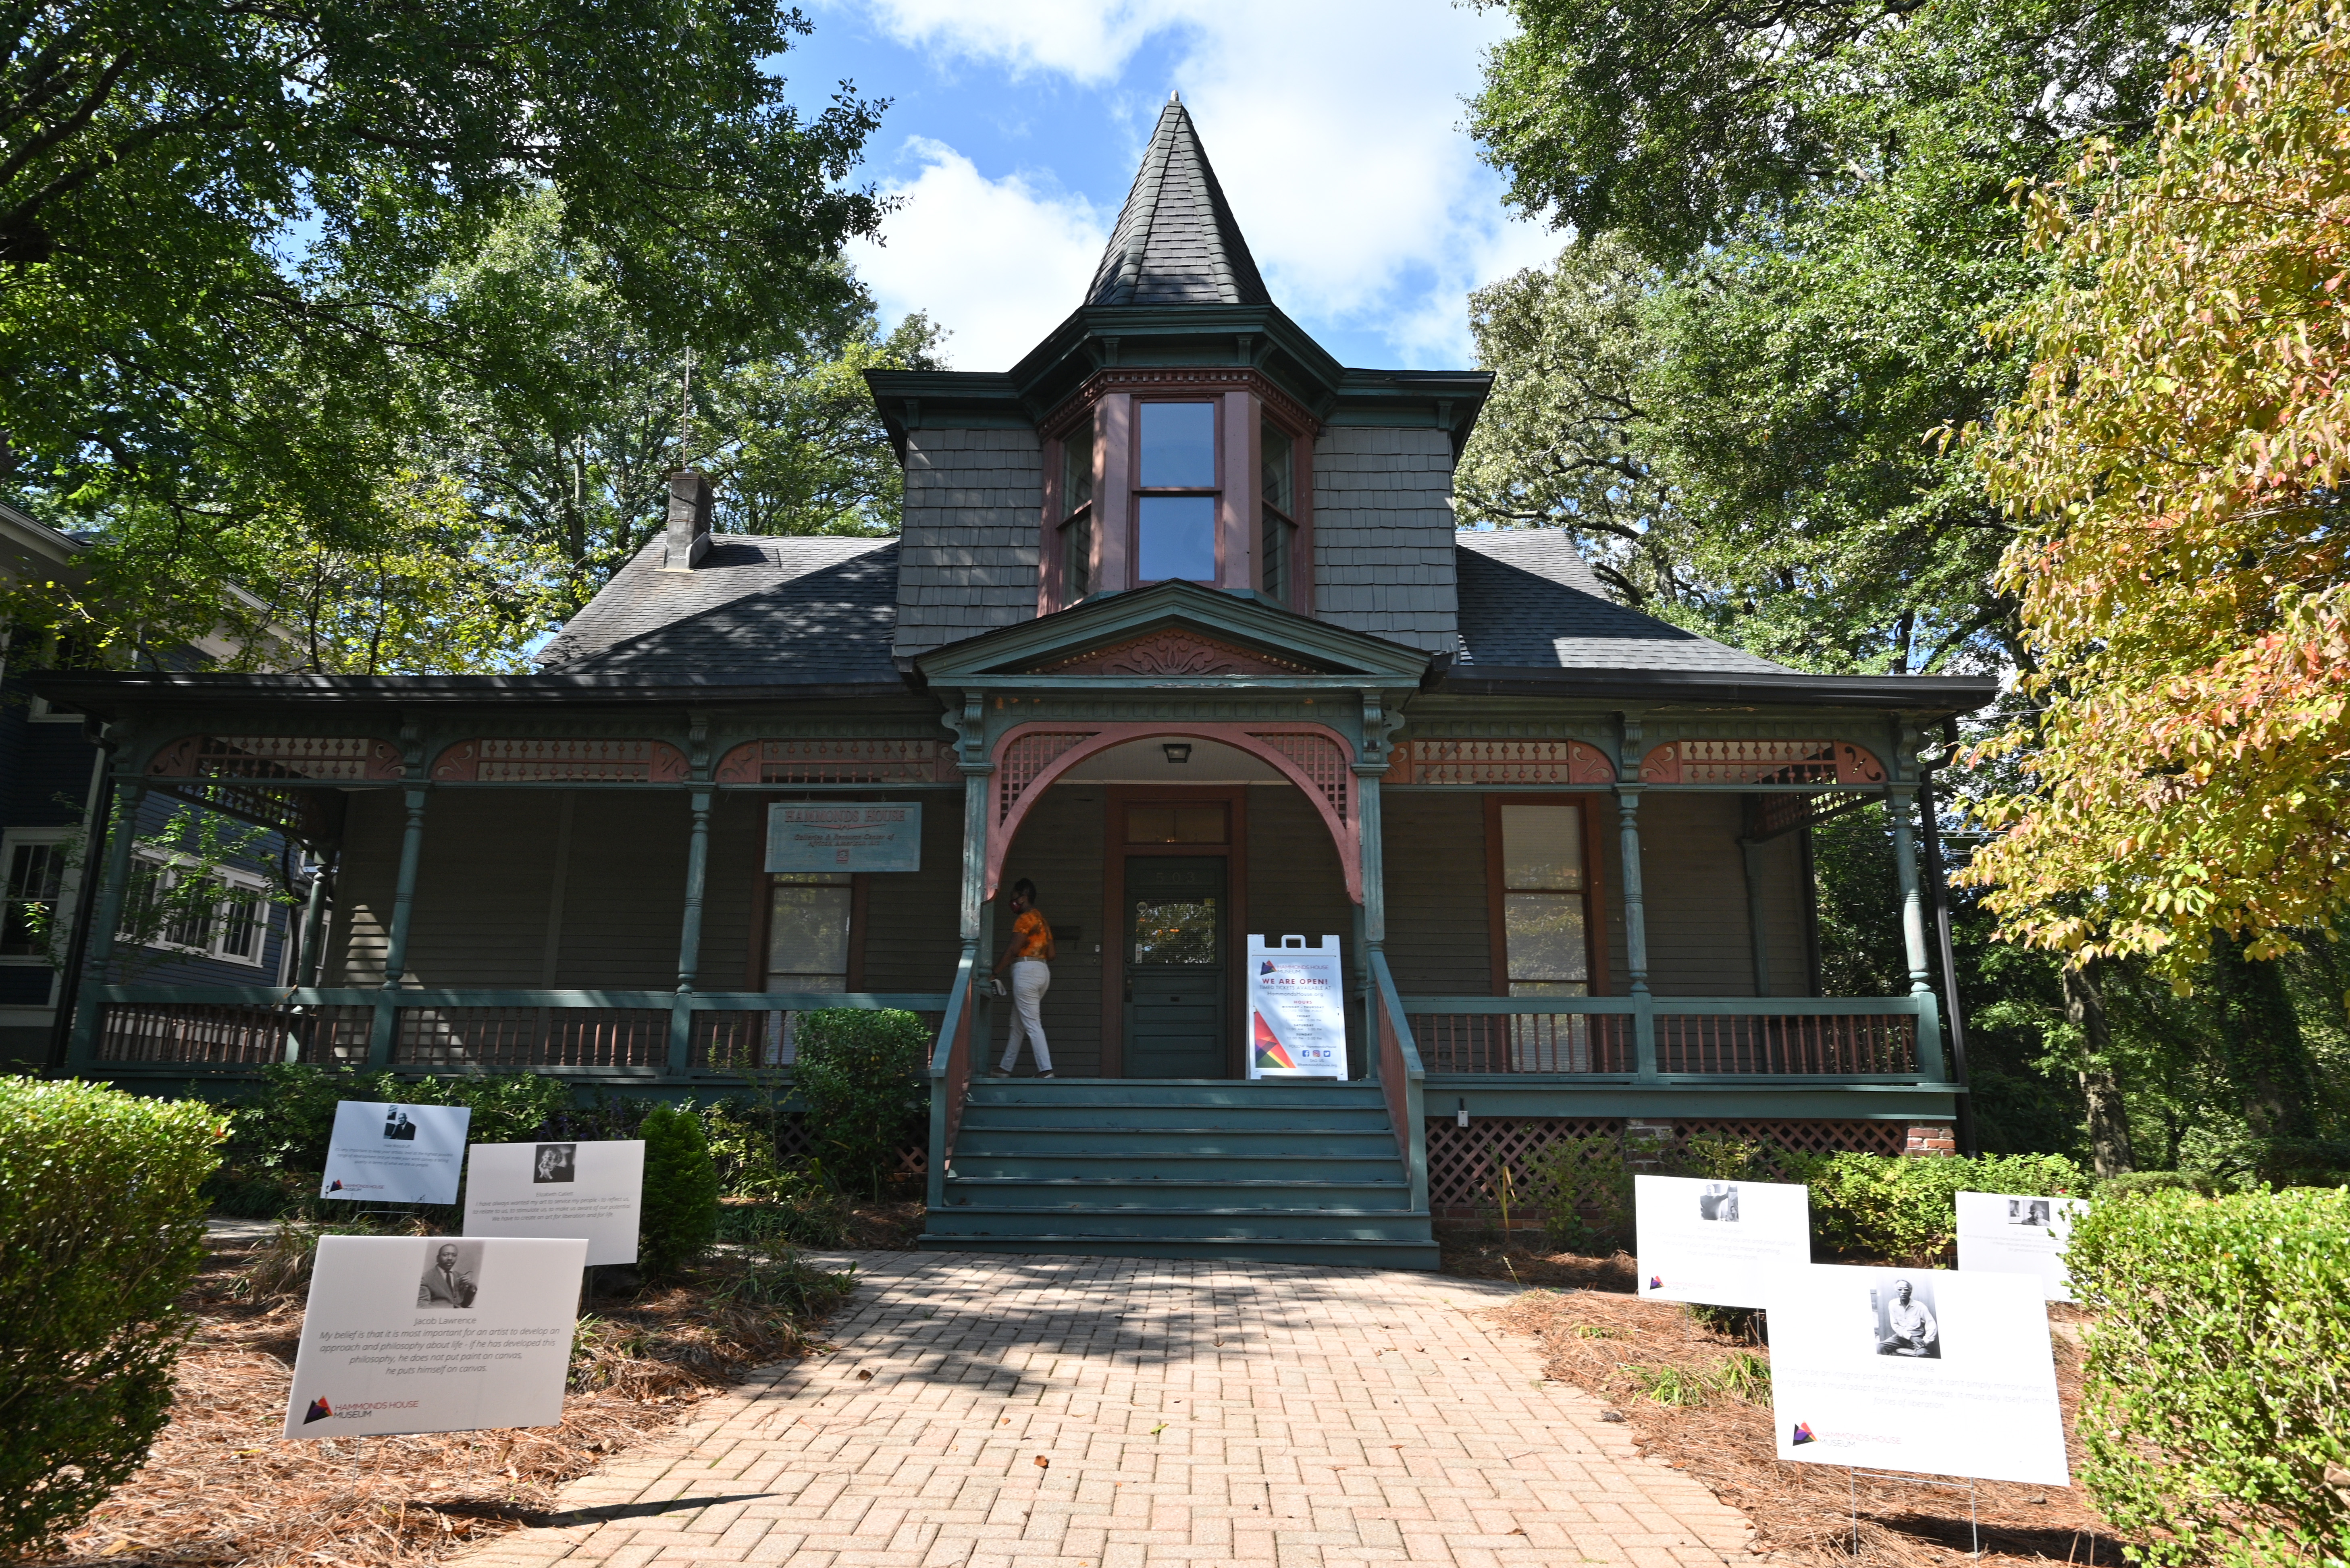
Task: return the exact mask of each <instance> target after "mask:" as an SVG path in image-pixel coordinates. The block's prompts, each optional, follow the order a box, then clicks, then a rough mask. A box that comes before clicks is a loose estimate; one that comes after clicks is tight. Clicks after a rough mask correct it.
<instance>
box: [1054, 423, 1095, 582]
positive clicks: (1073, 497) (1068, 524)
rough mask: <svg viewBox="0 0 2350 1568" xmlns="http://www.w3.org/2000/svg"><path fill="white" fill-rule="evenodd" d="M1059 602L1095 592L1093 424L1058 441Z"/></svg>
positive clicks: (1081, 426)
mask: <svg viewBox="0 0 2350 1568" xmlns="http://www.w3.org/2000/svg"><path fill="white" fill-rule="evenodd" d="M1060 528H1061V603H1062V605H1063V606H1064V607H1066V606H1069V605H1073V604H1076V602H1077V601H1078V600H1080V599H1082V598H1084V597H1086V596H1087V594H1090V593H1092V592H1093V591H1094V425H1093V415H1092V413H1091V411H1090V410H1088V412H1087V415H1086V421H1085V422H1084V423H1083V424H1081V425H1079V426H1078V427H1077V428H1076V429H1075V430H1073V431H1070V432H1069V433H1068V434H1067V435H1066V436H1064V437H1062V438H1061V524H1060Z"/></svg>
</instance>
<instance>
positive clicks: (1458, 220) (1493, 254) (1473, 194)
mask: <svg viewBox="0 0 2350 1568" xmlns="http://www.w3.org/2000/svg"><path fill="white" fill-rule="evenodd" d="M875 6H876V9H875V12H874V13H873V14H874V15H875V16H876V19H877V20H879V23H880V24H881V26H883V27H884V28H886V29H887V30H888V31H889V33H890V34H891V35H892V36H895V37H897V38H898V39H899V41H901V42H904V43H907V44H910V45H911V46H914V47H921V48H927V49H930V50H932V51H935V52H937V53H940V54H942V55H947V56H951V57H962V58H966V59H972V60H978V61H985V62H989V63H992V64H995V65H999V66H1001V67H1003V68H1004V69H1006V70H1008V71H1010V72H1011V73H1012V74H1014V76H1021V75H1026V74H1030V73H1047V74H1053V75H1058V76H1061V77H1064V78H1068V79H1069V80H1072V81H1074V82H1076V83H1079V84H1081V85H1085V86H1088V87H1096V88H1100V87H1106V86H1107V85H1109V84H1110V83H1112V82H1114V81H1115V80H1116V78H1117V77H1118V73H1119V71H1120V70H1121V69H1122V68H1123V67H1125V66H1126V64H1127V63H1128V60H1129V59H1130V58H1131V57H1133V56H1134V55H1135V53H1136V52H1137V51H1139V49H1141V48H1142V47H1144V45H1145V44H1146V43H1147V42H1149V41H1152V40H1153V39H1154V37H1155V38H1158V39H1159V40H1160V41H1161V42H1162V43H1163V45H1164V46H1165V47H1168V48H1169V49H1170V52H1171V54H1172V56H1173V57H1174V62H1175V63H1174V66H1173V69H1172V73H1171V75H1172V81H1173V84H1174V85H1175V86H1177V87H1179V88H1181V90H1182V93H1183V97H1184V100H1185V102H1186V103H1188V104H1189V105H1190V106H1191V110H1192V113H1193V116H1194V117H1195V119H1197V120H1198V123H1199V126H1200V131H1201V140H1203V141H1204V142H1205V144H1206V146H1207V149H1208V154H1209V157H1210V158H1211V160H1213V161H1214V162H1215V165H1216V172H1217V174H1218V176H1219V177H1220V178H1221V179H1222V182H1223V185H1224V190H1225V193H1226V194H1227V195H1228V196H1229V197H1230V198H1231V200H1232V210H1233V213H1234V214H1235V216H1237V217H1238V219H1239V220H1240V224H1241V228H1242V231H1243V233H1244V234H1247V236H1248V239H1249V244H1250V248H1251V249H1252V250H1253V252H1254V253H1255V255H1256V259H1257V264H1258V265H1259V266H1260V267H1261V268H1262V269H1263V272H1264V274H1265V278H1266V282H1267V283H1268V284H1269V285H1270V286H1271V287H1272V289H1273V292H1274V298H1275V299H1276V300H1278V301H1279V302H1280V303H1281V305H1282V306H1283V307H1284V309H1286V310H1287V311H1288V312H1289V313H1290V314H1291V315H1292V316H1293V317H1296V318H1297V319H1298V320H1299V321H1300V322H1301V323H1302V324H1304V325H1305V326H1306V327H1308V329H1309V330H1311V329H1314V328H1316V327H1334V326H1335V327H1349V328H1354V329H1357V330H1368V331H1371V332H1374V333H1376V334H1377V335H1378V336H1379V337H1383V338H1385V339H1386V341H1387V342H1388V344H1389V345H1390V346H1391V351H1392V352H1393V354H1394V355H1395V356H1396V358H1399V359H1400V360H1403V361H1405V362H1408V363H1412V364H1465V363H1466V362H1467V361H1468V357H1469V353H1470V348H1469V337H1468V330H1467V324H1466V306H1465V304H1464V300H1463V296H1465V295H1466V294H1467V293H1468V291H1469V290H1470V289H1471V288H1473V287H1475V286H1478V285H1479V284H1482V283H1485V282H1489V281H1491V280H1492V279H1493V278H1495V277H1498V276H1501V275H1504V274H1507V273H1509V272H1513V271H1515V270H1516V269H1517V268H1519V267H1523V266H1528V265H1535V264H1537V263H1539V262H1542V261H1544V260H1546V259H1548V258H1549V257H1550V256H1551V255H1553V254H1555V253H1556V252H1557V250H1558V248H1559V245H1560V244H1561V243H1562V239H1561V237H1560V236H1558V235H1556V234H1551V233H1550V232H1548V231H1546V230H1545V229H1544V228H1543V227H1542V226H1541V225H1539V224H1534V223H1523V222H1512V221H1509V220H1508V219H1507V216H1506V214H1505V213H1503V208H1502V205H1501V194H1502V182H1501V178H1500V176H1499V175H1498V174H1496V173H1495V172H1494V171H1492V170H1491V169H1489V168H1487V167H1485V166H1484V165H1483V164H1482V163H1481V162H1480V161H1478V158H1477V155H1476V150H1475V148H1474V146H1473V145H1472V144H1471V141H1470V140H1469V139H1468V137H1467V136H1466V135H1465V134H1463V133H1462V132H1461V122H1462V121H1463V119H1465V118H1466V114H1467V109H1466V105H1465V104H1464V102H1463V101H1462V100H1463V99H1465V98H1466V97H1467V96H1468V95H1470V94H1471V93H1473V92H1474V91H1475V90H1476V88H1477V86H1478V71H1479V66H1480V64H1481V62H1482V56H1483V52H1484V50H1485V48H1486V47H1488V46H1490V45H1491V44H1492V43H1493V42H1495V41H1496V40H1498V39H1499V38H1500V37H1501V36H1503V33H1504V32H1505V31H1506V27H1507V23H1506V19H1505V17H1504V16H1503V15H1502V14H1501V13H1499V12H1498V11H1481V10H1471V9H1468V8H1465V7H1458V6H1453V5H1447V4H1444V3H1443V0H1282V3H1281V4H1278V5H1266V4H1264V0H1124V3H1120V4H1111V5H1087V4H1084V3H1083V0H988V3H987V4H985V5H970V4H967V3H966V4H957V3H955V0H875ZM1146 123H1147V122H1146ZM1024 189H1025V188H1024V187H1016V188H1015V192H1014V194H1017V193H1018V191H1021V190H1024ZM1113 199H1114V198H1113ZM900 243H903V242H899V241H893V244H900ZM967 254H968V251H967V249H966V250H964V251H963V252H962V255H959V256H958V257H956V258H955V259H954V260H953V261H952V262H946V261H944V260H943V259H942V263H941V268H942V270H944V269H945V268H947V267H959V266H960V265H961V264H962V257H963V256H967ZM1065 297H1068V296H1065ZM1032 341H1033V340H1032ZM962 362H963V363H966V364H970V365H972V366H974V367H975V366H976V365H977V364H979V363H980V361H979V360H978V359H977V358H966V359H964V360H963V361H962ZM1007 362H1008V361H1007Z"/></svg>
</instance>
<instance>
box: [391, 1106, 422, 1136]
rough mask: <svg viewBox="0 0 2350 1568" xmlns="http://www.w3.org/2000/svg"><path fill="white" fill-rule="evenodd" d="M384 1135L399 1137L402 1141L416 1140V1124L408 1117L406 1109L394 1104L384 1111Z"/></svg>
mask: <svg viewBox="0 0 2350 1568" xmlns="http://www.w3.org/2000/svg"><path fill="white" fill-rule="evenodd" d="M383 1136H384V1137H389V1138H397V1139H399V1140H400V1142H402V1143H414V1142H415V1141H416V1124H415V1123H414V1122H412V1121H410V1120H409V1119H408V1113H407V1112H406V1111H404V1110H402V1109H400V1107H399V1106H392V1107H391V1109H390V1110H389V1111H386V1112H385V1113H384V1116H383Z"/></svg>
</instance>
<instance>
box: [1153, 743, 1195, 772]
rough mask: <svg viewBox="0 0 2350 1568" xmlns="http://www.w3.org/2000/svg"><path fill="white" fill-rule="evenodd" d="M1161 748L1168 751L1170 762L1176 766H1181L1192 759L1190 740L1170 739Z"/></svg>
mask: <svg viewBox="0 0 2350 1568" xmlns="http://www.w3.org/2000/svg"><path fill="white" fill-rule="evenodd" d="M1159 750H1160V751H1162V752H1165V753H1167V760H1168V762H1169V763H1172V764H1173V765H1174V766H1176V767H1179V768H1180V767H1181V766H1182V765H1183V764H1184V763H1188V762H1190V761H1191V742H1189V741H1170V742H1167V743H1166V744H1165V745H1163V746H1160V747H1159Z"/></svg>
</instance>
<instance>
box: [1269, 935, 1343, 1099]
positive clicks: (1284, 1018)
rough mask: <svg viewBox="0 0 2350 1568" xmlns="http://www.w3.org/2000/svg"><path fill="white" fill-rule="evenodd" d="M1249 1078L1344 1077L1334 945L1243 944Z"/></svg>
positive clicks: (1300, 941)
mask: <svg viewBox="0 0 2350 1568" xmlns="http://www.w3.org/2000/svg"><path fill="white" fill-rule="evenodd" d="M1248 968H1249V980H1248V1002H1249V1054H1248V1075H1249V1076H1250V1077H1252V1078H1343V1077H1345V1076H1346V1075H1347V974H1346V969H1345V966H1344V965H1343V964H1342V963H1341V962H1340V959H1339V952H1338V939H1337V938H1336V937H1335V936H1328V937H1324V938H1323V939H1322V940H1321V942H1320V943H1319V944H1318V945H1317V946H1315V947H1310V948H1309V947H1307V946H1306V945H1305V938H1304V937H1274V938H1273V939H1271V940H1267V939H1265V938H1263V937H1258V936H1252V937H1250V938H1249V940H1248Z"/></svg>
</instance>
